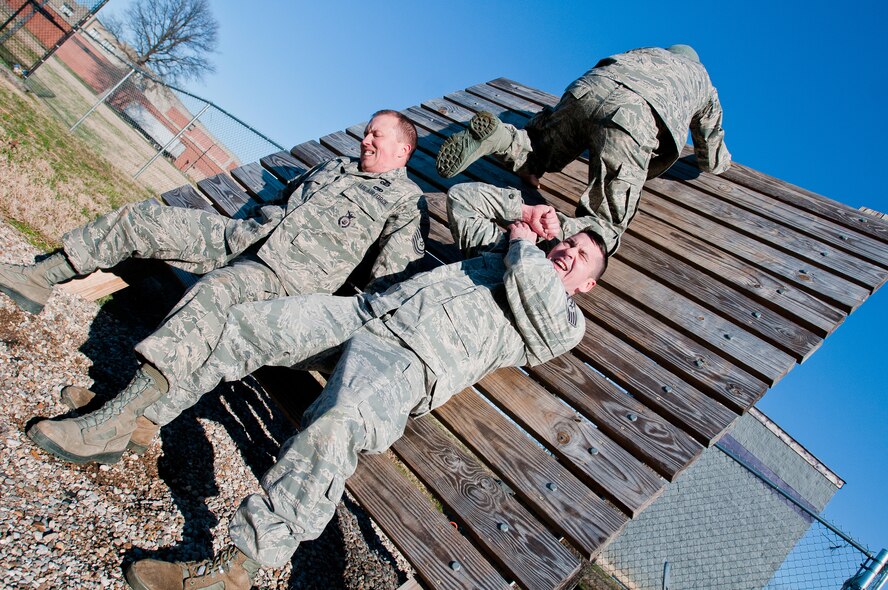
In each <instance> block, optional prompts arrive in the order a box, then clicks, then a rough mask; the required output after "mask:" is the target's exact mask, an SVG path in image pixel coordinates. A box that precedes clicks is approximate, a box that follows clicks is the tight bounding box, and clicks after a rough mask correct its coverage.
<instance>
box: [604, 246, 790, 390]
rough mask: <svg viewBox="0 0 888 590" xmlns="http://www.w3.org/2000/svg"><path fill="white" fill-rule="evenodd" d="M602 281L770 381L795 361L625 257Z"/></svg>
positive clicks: (784, 371)
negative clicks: (629, 264)
mask: <svg viewBox="0 0 888 590" xmlns="http://www.w3.org/2000/svg"><path fill="white" fill-rule="evenodd" d="M600 284H604V285H609V286H610V287H611V289H613V290H614V291H616V292H619V293H620V295H621V296H623V297H625V298H627V299H630V300H631V301H632V302H633V303H635V304H636V305H638V306H639V307H641V308H642V309H644V310H645V311H647V312H648V313H650V314H651V315H653V316H654V317H656V318H657V319H659V320H661V321H663V322H664V323H666V324H669V325H671V326H673V327H675V328H677V329H679V330H681V331H682V332H684V333H685V334H688V335H689V336H691V337H693V338H694V339H695V340H697V341H698V342H700V343H701V344H703V345H705V346H708V347H710V348H712V349H714V350H717V351H719V354H721V356H723V357H725V358H726V359H728V360H730V361H731V362H732V363H734V364H736V365H737V366H739V367H741V368H743V369H744V370H745V371H748V372H749V373H751V374H753V375H755V376H756V377H758V378H759V379H762V380H763V381H765V382H766V383H768V384H770V385H773V384H774V383H776V382H777V381H778V380H780V378H781V377H783V376H784V375H786V373H787V372H788V371H789V370H790V369H791V368H792V367H793V366H794V365H795V359H794V358H793V357H791V356H790V355H788V354H787V353H785V352H783V351H782V350H779V349H778V348H776V347H775V346H773V345H771V344H769V343H767V342H765V341H764V340H762V339H760V338H758V337H756V336H755V335H753V334H750V333H749V332H747V331H746V330H745V329H743V328H742V327H739V326H737V325H736V324H734V323H733V322H731V321H730V320H726V319H725V318H723V317H721V316H720V315H718V314H716V313H715V312H714V311H712V310H709V309H707V308H705V307H703V306H702V305H699V304H697V303H695V302H694V301H692V300H690V299H688V298H686V297H684V296H683V295H681V294H679V293H677V292H676V291H674V290H672V289H671V288H669V287H668V286H665V285H663V284H661V283H660V282H658V281H657V280H654V279H652V278H651V277H648V276H647V275H645V274H643V273H641V272H639V271H638V270H636V269H634V268H632V267H631V266H628V265H627V264H626V263H624V262H623V261H622V260H619V259H615V260H612V261H611V263H610V265H609V266H608V269H607V273H606V275H605V276H604V277H602V280H601V281H600Z"/></svg>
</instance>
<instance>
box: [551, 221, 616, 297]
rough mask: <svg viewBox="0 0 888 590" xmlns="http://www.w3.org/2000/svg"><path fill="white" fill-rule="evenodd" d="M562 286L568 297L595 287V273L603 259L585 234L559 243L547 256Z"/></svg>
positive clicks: (599, 251) (596, 247) (576, 235)
mask: <svg viewBox="0 0 888 590" xmlns="http://www.w3.org/2000/svg"><path fill="white" fill-rule="evenodd" d="M547 258H548V259H549V261H550V262H551V263H552V266H554V267H555V272H556V273H557V274H558V277H559V278H560V279H561V282H562V283H563V284H564V290H565V291H567V294H568V295H575V294H576V293H585V292H586V291H588V290H589V289H591V288H592V287H594V286H595V279H593V278H592V277H593V276H595V275H597V274H598V273H597V271H598V270H599V269H600V268H601V266H602V265H603V264H604V257H603V255H602V254H601V250H599V249H598V246H597V245H596V244H595V242H594V241H593V240H592V238H590V237H589V236H588V234H585V233H578V234H574V235H572V236H571V237H569V238H567V239H566V240H564V241H562V242H559V243H558V245H557V246H555V247H554V248H552V250H551V251H550V252H549V255H548V256H547Z"/></svg>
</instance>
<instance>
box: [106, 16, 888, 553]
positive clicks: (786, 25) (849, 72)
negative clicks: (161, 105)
mask: <svg viewBox="0 0 888 590" xmlns="http://www.w3.org/2000/svg"><path fill="white" fill-rule="evenodd" d="M125 2H126V0H111V2H109V4H108V5H107V6H106V8H105V9H103V12H105V13H107V12H114V11H117V10H119V9H120V8H121V7H122V6H124V5H125ZM212 5H213V8H214V10H215V12H216V16H217V18H218V19H219V21H220V25H221V27H220V36H221V46H220V53H219V55H218V56H217V59H216V64H217V72H216V73H215V74H214V75H212V76H209V77H207V78H206V79H205V80H203V81H202V82H201V83H199V84H191V85H189V86H188V87H189V89H190V90H192V91H193V92H195V93H196V94H198V95H200V96H203V97H205V98H207V99H209V100H212V101H214V102H216V103H217V104H219V105H220V106H222V107H223V108H225V109H226V110H228V111H230V112H231V113H233V114H235V115H236V116H238V117H239V118H241V119H243V120H244V121H246V122H247V123H249V124H250V125H252V126H254V127H255V128H257V129H259V130H260V131H262V132H263V133H264V134H266V135H268V136H269V137H271V138H272V139H274V140H275V141H277V142H278V143H280V144H281V145H285V146H288V147H289V146H292V145H295V144H297V143H299V142H302V141H305V140H308V139H314V138H317V137H319V136H321V135H324V134H326V133H330V132H332V131H337V130H340V129H343V128H345V127H346V126H348V125H351V124H353V123H356V122H359V121H364V120H366V119H367V117H368V115H369V114H370V113H371V112H373V111H375V110H377V109H379V108H395V109H401V108H405V107H408V106H412V105H414V104H419V103H420V102H421V101H423V100H425V99H428V98H432V97H437V96H443V95H444V94H447V93H449V92H452V91H455V90H458V89H462V88H465V87H466V86H470V85H473V84H477V83H481V82H486V81H488V80H491V79H493V78H497V77H500V76H505V77H509V78H512V79H514V80H517V81H520V82H522V83H524V84H528V85H530V86H534V87H537V88H540V89H543V90H546V91H549V92H551V93H553V94H558V95H560V94H561V92H562V91H563V89H564V87H565V86H566V85H567V84H568V83H569V82H570V81H572V80H573V79H574V78H576V77H577V76H578V75H580V74H581V73H583V72H584V71H586V70H587V69H588V68H590V67H591V66H592V65H594V63H595V62H596V61H597V60H598V59H599V58H601V57H604V56H606V55H609V54H612V53H618V52H620V51H624V50H626V49H631V48H633V47H641V46H650V45H658V46H667V45H671V44H673V43H688V44H690V45H693V46H694V47H695V48H696V49H697V51H698V53H699V54H700V56H701V58H702V60H703V62H704V64H706V66H707V68H708V70H709V72H710V75H711V77H712V80H713V82H714V84H715V85H716V86H717V88H718V90H719V95H720V97H721V101H722V104H723V106H724V110H725V118H724V126H725V129H726V140H727V143H728V146H729V148H730V150H731V152H732V153H733V155H734V159H735V160H736V161H738V162H741V163H743V164H746V165H748V166H751V167H753V168H756V169H758V170H760V171H762V172H765V173H767V174H771V175H773V176H776V177H778V178H781V179H783V180H786V181H789V182H792V183H794V184H797V185H800V186H802V187H804V188H807V189H809V190H812V191H815V192H817V193H820V194H822V195H825V196H828V197H830V198H832V199H835V200H838V201H841V202H843V203H846V204H848V205H851V206H854V207H859V206H862V205H865V206H868V207H871V208H873V209H877V210H880V211H883V212H888V194H886V190H885V179H884V178H882V177H881V175H880V174H879V173H878V171H879V170H884V169H885V165H884V163H883V162H882V157H883V154H882V150H883V149H884V148H883V147H882V141H883V138H884V137H885V136H886V132H888V124H886V112H885V109H884V108H883V106H884V104H885V96H886V95H888V79H886V78H888V75H886V72H888V68H886V66H885V64H884V60H885V59H886V56H888V40H886V39H888V36H886V34H885V23H886V22H888V8H886V6H885V4H884V3H879V2H875V1H865V2H851V3H848V4H845V3H836V2H823V1H815V2H800V1H796V0H790V1H785V2H774V1H773V0H770V1H768V2H759V1H752V2H743V3H736V2H730V3H729V2H723V3H716V2H686V3H683V4H679V3H671V4H669V3H664V2H631V3H630V2H613V3H610V4H607V5H603V3H599V2H590V1H589V0H585V1H578V2H558V1H551V0H550V1H548V2H529V1H522V0H511V1H509V2H504V1H493V2H479V1H478V0H475V1H473V2H467V1H462V0H451V1H448V2H438V1H432V2H415V1H413V2H401V1H394V2H373V3H369V2H351V1H340V2H329V3H328V2H323V3H322V2H315V3H305V2H284V1H280V0H278V1H271V0H259V1H257V2H253V3H250V4H249V6H250V8H249V9H248V10H245V9H244V7H245V6H246V4H245V3H243V2H235V1H233V0H213V2H212ZM884 291H886V289H882V290H881V291H879V292H877V293H876V294H875V295H874V296H873V297H871V298H870V300H868V301H867V302H866V303H865V304H864V305H863V306H862V307H861V308H860V309H859V310H857V311H856V312H854V313H853V314H852V315H851V316H850V317H849V318H848V320H846V321H845V323H844V324H843V325H842V326H841V327H840V328H839V329H838V330H837V331H836V333H835V334H833V335H832V336H830V337H829V338H828V339H827V340H826V343H825V344H824V345H823V346H822V347H821V348H820V350H818V351H817V352H815V353H814V355H813V356H812V357H811V358H810V359H809V360H808V361H806V362H805V363H804V364H803V365H802V366H799V367H796V368H795V369H793V370H792V371H791V372H790V373H789V375H788V376H787V377H785V378H784V379H783V381H782V382H780V383H779V384H778V385H777V386H776V387H775V388H773V389H772V390H771V391H770V392H769V393H768V394H767V395H766V396H765V397H764V399H763V400H762V401H761V402H760V403H759V407H760V409H762V411H764V412H765V413H766V414H768V415H769V416H770V417H771V418H773V419H774V420H775V421H776V422H777V423H778V424H780V425H781V426H782V427H783V428H784V429H785V430H786V431H787V432H789V433H790V434H791V435H792V436H793V437H795V438H796V439H797V440H798V441H799V442H801V443H802V444H803V445H804V446H805V447H806V448H808V450H810V451H811V452H812V453H813V454H814V455H816V456H817V457H818V458H819V459H821V460H822V461H823V462H824V463H825V464H826V465H827V466H829V467H830V468H832V469H833V470H834V471H836V472H837V473H838V475H839V476H840V477H842V478H843V479H845V480H846V481H847V484H846V486H845V488H844V489H842V490H841V491H839V493H838V494H837V495H836V497H835V498H834V499H833V501H832V502H831V503H830V505H829V506H828V507H827V509H826V511H825V516H826V517H827V518H828V519H830V520H832V521H833V522H835V523H836V524H838V525H839V526H840V527H841V528H843V529H845V530H846V531H847V532H848V533H850V534H851V535H852V536H853V537H855V538H857V539H858V540H860V541H861V542H863V543H864V544H866V545H868V546H869V547H870V548H871V549H872V550H874V551H878V549H880V548H882V547H888V532H886V531H888V510H886V509H885V508H884V503H883V497H884V494H885V491H886V489H888V458H886V457H888V436H886V434H885V426H886V425H888V404H886V400H885V397H886V393H888V378H886V374H885V368H884V364H883V362H884V356H885V350H886V346H885V336H884V332H885V329H886V327H888V325H886V324H888V323H886V318H888V295H886V293H885V292H884Z"/></svg>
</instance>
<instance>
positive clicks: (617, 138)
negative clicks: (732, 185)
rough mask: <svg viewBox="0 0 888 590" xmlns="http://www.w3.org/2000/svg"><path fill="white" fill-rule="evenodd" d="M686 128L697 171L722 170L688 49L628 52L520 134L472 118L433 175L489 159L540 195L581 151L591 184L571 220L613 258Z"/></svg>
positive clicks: (724, 162)
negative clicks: (648, 183)
mask: <svg viewBox="0 0 888 590" xmlns="http://www.w3.org/2000/svg"><path fill="white" fill-rule="evenodd" d="M689 127H690V130H691V137H692V139H693V142H694V151H695V154H696V156H697V163H698V165H699V167H700V168H701V169H702V170H704V171H707V172H713V173H715V174H721V173H722V172H724V171H725V170H727V169H728V168H729V167H730V165H731V154H730V153H729V152H728V149H727V147H726V146H725V143H724V129H722V109H721V104H720V103H719V100H718V93H717V92H716V90H715V88H714V87H713V86H712V83H711V82H710V80H709V74H708V73H707V72H706V69H705V68H704V67H703V65H702V64H701V63H700V59H699V57H698V56H697V52H696V51H694V49H692V48H691V47H689V46H687V45H673V46H671V47H669V48H667V49H661V48H658V47H650V48H643V49H634V50H631V51H628V52H626V53H621V54H618V55H613V56H611V57H607V58H604V59H603V60H601V61H600V62H598V64H597V65H596V66H595V67H594V68H593V69H591V70H589V71H588V72H586V73H585V74H583V76H581V77H580V78H579V79H577V80H575V81H574V82H573V83H571V84H570V86H568V87H567V90H566V91H565V92H564V95H563V96H562V97H561V100H560V101H559V102H558V104H557V105H555V107H554V108H551V107H546V108H544V109H543V110H542V111H541V112H539V113H538V114H536V115H535V116H534V117H533V118H532V119H531V120H530V121H529V122H528V123H527V125H526V126H525V127H524V129H517V128H515V127H514V126H512V125H509V124H506V123H502V122H501V121H500V120H499V119H497V118H496V117H495V116H494V115H492V114H491V113H488V112H481V113H478V114H477V115H475V116H474V117H473V118H472V120H471V121H470V122H469V128H468V129H466V130H464V131H460V132H459V133H455V134H453V135H452V136H451V137H449V138H448V139H447V140H446V141H445V142H444V144H443V145H442V146H441V149H440V150H439V152H438V157H437V162H436V165H437V169H438V173H439V174H441V176H444V177H445V178H450V177H452V176H455V175H457V174H459V173H460V172H462V171H463V170H465V169H466V168H468V167H469V166H470V165H471V164H472V163H473V162H475V161H476V160H478V159H479V158H482V157H483V156H486V155H488V154H496V155H498V156H500V157H501V158H502V159H503V160H504V161H505V162H506V163H507V164H508V165H511V166H512V168H513V170H515V171H516V172H517V173H518V174H519V176H521V177H522V179H524V181H525V182H527V183H528V184H530V185H532V186H534V187H538V186H539V181H540V177H542V176H543V174H544V173H546V172H557V171H560V170H561V169H563V168H564V167H565V166H566V165H567V164H569V163H570V162H571V161H573V160H575V159H576V158H578V157H579V156H580V154H582V153H583V151H585V150H587V149H588V150H589V182H588V186H587V187H586V190H585V191H584V192H583V194H582V195H580V199H579V204H578V206H577V212H576V214H577V217H587V218H588V223H589V224H590V225H593V226H594V227H596V231H597V232H598V233H599V234H600V235H601V236H602V237H603V238H604V243H605V245H606V247H607V251H608V253H609V254H612V253H613V252H614V251H616V249H617V248H618V247H619V242H620V236H621V235H622V233H623V232H624V231H625V230H626V227H627V226H628V225H629V222H630V221H631V220H632V218H633V216H634V215H635V212H636V210H637V209H638V200H639V198H640V196H641V188H642V186H643V185H644V182H645V180H647V179H649V178H654V177H655V176H659V175H660V174H662V173H663V172H665V171H666V170H667V169H668V168H669V167H670V166H671V165H672V164H673V163H674V162H675V160H676V159H678V157H679V155H680V153H681V149H682V146H683V145H684V144H685V140H686V138H687V131H688V128H689Z"/></svg>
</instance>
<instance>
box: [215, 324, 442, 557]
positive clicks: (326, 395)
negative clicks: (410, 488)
mask: <svg viewBox="0 0 888 590" xmlns="http://www.w3.org/2000/svg"><path fill="white" fill-rule="evenodd" d="M373 326H375V327H376V328H381V329H379V330H374V329H372V328H373ZM368 328H370V329H364V330H361V331H360V332H358V333H357V334H356V335H355V336H354V337H353V338H352V339H351V340H349V341H348V343H347V344H346V345H345V348H344V351H343V354H342V357H341V360H340V362H339V363H338V364H337V365H336V370H335V371H334V373H333V375H332V376H331V377H330V380H329V382H328V383H327V386H326V387H325V388H324V391H323V392H322V393H321V396H320V397H319V398H318V399H317V401H315V402H314V404H312V405H311V406H310V407H309V408H308V410H306V412H305V415H304V424H305V428H304V430H302V431H301V432H300V433H299V434H298V435H296V436H295V437H293V438H291V439H290V440H289V441H287V443H286V444H285V445H284V447H283V448H282V449H281V452H280V454H279V455H278V459H277V462H276V463H275V465H274V467H272V468H271V469H270V470H269V471H268V472H267V473H266V474H265V475H264V476H263V477H262V487H263V489H264V490H265V494H253V495H251V496H248V497H247V498H246V499H245V500H244V501H243V503H242V504H241V505H240V507H239V508H238V510H237V513H236V514H235V516H234V518H233V519H232V522H231V525H230V527H229V533H230V535H231V538H232V540H233V541H234V544H235V545H237V546H238V547H239V548H240V549H241V550H242V551H243V552H244V553H246V554H247V555H249V556H250V557H252V558H253V559H255V560H256V561H258V562H260V563H263V564H265V565H269V566H272V567H279V566H281V565H283V564H284V563H286V562H287V561H288V560H289V559H290V557H291V556H292V555H293V553H294V552H295V551H296V549H297V548H298V547H299V543H300V542H302V541H304V540H310V539H315V538H317V537H318V536H319V535H320V534H321V533H322V532H323V530H324V528H325V527H326V526H327V523H328V522H329V521H330V519H331V518H332V517H333V514H334V512H335V510H336V505H337V504H338V503H339V500H340V498H341V497H342V492H343V491H344V489H345V480H346V479H347V478H348V477H349V476H351V474H352V473H354V471H355V468H356V467H357V463H358V454H359V453H360V452H369V453H379V452H382V451H384V450H385V449H387V448H388V447H389V446H391V445H392V443H394V442H395V441H396V440H397V439H398V438H400V437H401V435H402V434H403V433H404V428H405V426H406V424H407V419H408V417H409V416H410V414H411V413H414V412H416V411H417V408H418V407H419V408H427V406H428V401H427V398H426V393H425V392H426V390H425V370H424V366H423V364H422V363H421V362H420V361H419V359H418V358H417V357H416V355H415V354H413V352H412V351H410V349H408V348H406V347H404V346H402V345H400V344H399V343H398V342H397V341H396V340H397V339H395V338H394V337H393V336H392V335H391V334H388V335H386V334H385V333H384V332H385V331H386V329H385V328H384V327H383V326H382V325H381V322H379V321H378V320H376V321H375V322H372V323H371V324H370V325H368ZM374 332H375V333H374Z"/></svg>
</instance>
